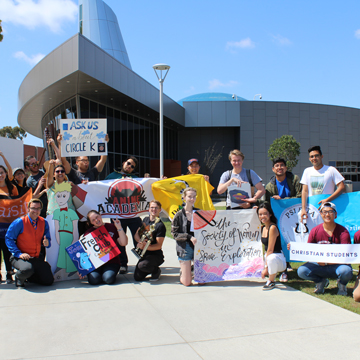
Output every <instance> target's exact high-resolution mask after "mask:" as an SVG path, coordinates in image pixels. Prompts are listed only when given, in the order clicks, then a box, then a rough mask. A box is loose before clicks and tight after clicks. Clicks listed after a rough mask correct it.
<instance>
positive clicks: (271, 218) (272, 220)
mask: <svg viewBox="0 0 360 360" xmlns="http://www.w3.org/2000/svg"><path fill="white" fill-rule="evenodd" d="M260 209H265V210H267V211H268V212H269V214H270V221H271V222H273V223H274V224H277V218H276V217H275V214H274V212H273V210H272V208H271V206H270V204H269V203H268V202H264V203H262V204H260V205H259V207H258V208H257V209H256V213H257V214H258V216H259V210H260Z"/></svg>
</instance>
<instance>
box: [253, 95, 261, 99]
mask: <svg viewBox="0 0 360 360" xmlns="http://www.w3.org/2000/svg"><path fill="white" fill-rule="evenodd" d="M257 96H258V97H259V99H260V100H261V99H262V96H261V94H256V95H255V96H254V100H255V98H256V97H257Z"/></svg>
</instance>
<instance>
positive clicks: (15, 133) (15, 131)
mask: <svg viewBox="0 0 360 360" xmlns="http://www.w3.org/2000/svg"><path fill="white" fill-rule="evenodd" d="M0 136H2V137H6V138H9V139H18V140H22V139H23V138H25V137H26V136H27V133H26V131H25V130H24V129H22V128H21V127H19V126H15V127H14V128H13V127H11V126H4V127H3V128H1V129H0Z"/></svg>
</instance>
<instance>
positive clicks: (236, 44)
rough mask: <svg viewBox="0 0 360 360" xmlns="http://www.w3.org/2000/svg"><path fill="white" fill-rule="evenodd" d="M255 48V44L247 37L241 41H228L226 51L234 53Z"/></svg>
mask: <svg viewBox="0 0 360 360" xmlns="http://www.w3.org/2000/svg"><path fill="white" fill-rule="evenodd" d="M254 47H255V43H254V42H253V41H252V40H251V39H250V38H249V37H247V38H246V39H242V40H240V41H228V42H227V43H226V50H230V51H234V50H236V49H251V48H254Z"/></svg>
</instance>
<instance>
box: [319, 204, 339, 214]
mask: <svg viewBox="0 0 360 360" xmlns="http://www.w3.org/2000/svg"><path fill="white" fill-rule="evenodd" d="M324 207H330V208H332V209H333V210H334V211H335V212H337V211H336V205H335V204H333V203H332V202H326V203H322V204H321V206H320V211H321V210H322V209H323V208H324Z"/></svg>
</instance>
